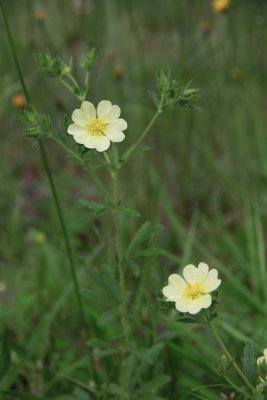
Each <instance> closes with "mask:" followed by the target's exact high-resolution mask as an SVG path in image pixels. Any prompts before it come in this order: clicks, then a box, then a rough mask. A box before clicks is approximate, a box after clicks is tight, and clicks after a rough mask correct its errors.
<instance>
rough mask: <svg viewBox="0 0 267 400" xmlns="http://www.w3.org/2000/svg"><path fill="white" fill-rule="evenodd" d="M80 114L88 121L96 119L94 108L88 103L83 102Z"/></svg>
mask: <svg viewBox="0 0 267 400" xmlns="http://www.w3.org/2000/svg"><path fill="white" fill-rule="evenodd" d="M81 110H82V112H83V113H84V114H85V115H86V118H87V119H88V120H89V121H90V120H91V119H95V118H96V109H95V106H94V105H93V104H92V103H90V102H89V101H83V102H82V105H81Z"/></svg>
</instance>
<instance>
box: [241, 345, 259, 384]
mask: <svg viewBox="0 0 267 400" xmlns="http://www.w3.org/2000/svg"><path fill="white" fill-rule="evenodd" d="M242 362H243V367H244V373H245V375H246V377H247V378H248V380H249V381H250V382H251V383H252V385H253V386H255V385H256V377H257V375H256V365H257V364H256V358H255V348H254V344H253V342H252V341H251V340H248V341H247V343H246V345H245V347H244V358H242Z"/></svg>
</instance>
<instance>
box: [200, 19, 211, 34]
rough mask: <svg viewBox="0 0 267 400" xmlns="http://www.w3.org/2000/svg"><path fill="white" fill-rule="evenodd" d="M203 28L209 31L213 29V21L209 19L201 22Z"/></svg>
mask: <svg viewBox="0 0 267 400" xmlns="http://www.w3.org/2000/svg"><path fill="white" fill-rule="evenodd" d="M201 28H202V30H203V32H205V33H208V32H210V30H211V23H210V21H208V20H205V21H202V22H201Z"/></svg>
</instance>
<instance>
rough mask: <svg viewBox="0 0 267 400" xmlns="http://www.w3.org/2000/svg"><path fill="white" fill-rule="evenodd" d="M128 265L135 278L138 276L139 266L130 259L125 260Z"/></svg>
mask: <svg viewBox="0 0 267 400" xmlns="http://www.w3.org/2000/svg"><path fill="white" fill-rule="evenodd" d="M127 262H128V264H129V265H130V267H131V270H132V272H133V274H134V276H135V277H136V278H138V277H139V276H140V268H139V265H138V264H137V263H136V262H135V261H134V260H133V259H131V258H128V259H127Z"/></svg>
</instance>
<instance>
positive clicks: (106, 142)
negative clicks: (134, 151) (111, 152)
mask: <svg viewBox="0 0 267 400" xmlns="http://www.w3.org/2000/svg"><path fill="white" fill-rule="evenodd" d="M120 114H121V110H120V107H119V106H115V105H112V104H111V102H110V101H108V100H102V101H100V103H99V104H98V106H97V109H95V107H94V105H93V104H92V103H90V102H89V101H84V102H83V103H82V104H81V108H80V109H77V110H74V111H73V113H72V116H71V118H72V120H73V122H74V124H71V125H69V127H68V130H67V132H68V133H69V134H70V135H73V138H74V140H75V141H76V142H77V143H80V144H83V145H84V146H85V147H87V148H88V149H96V150H97V151H105V150H107V149H108V148H109V146H110V142H121V141H122V140H123V139H124V138H125V135H124V133H123V132H122V131H124V130H125V129H127V122H126V121H125V120H124V119H122V118H119V116H120Z"/></svg>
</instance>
